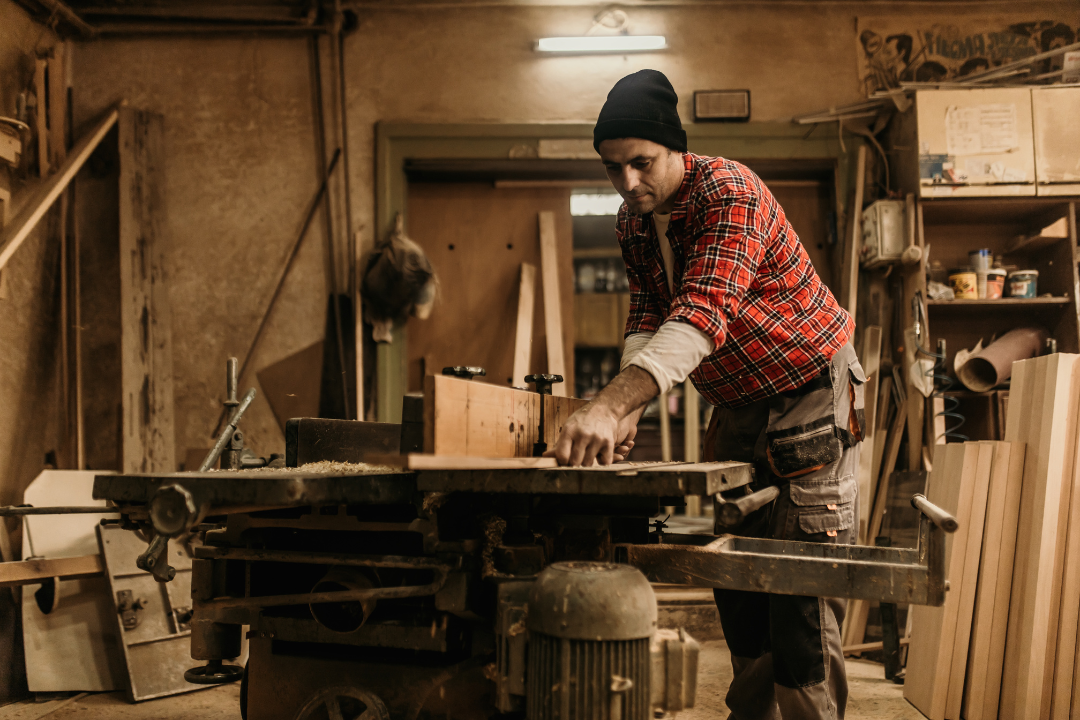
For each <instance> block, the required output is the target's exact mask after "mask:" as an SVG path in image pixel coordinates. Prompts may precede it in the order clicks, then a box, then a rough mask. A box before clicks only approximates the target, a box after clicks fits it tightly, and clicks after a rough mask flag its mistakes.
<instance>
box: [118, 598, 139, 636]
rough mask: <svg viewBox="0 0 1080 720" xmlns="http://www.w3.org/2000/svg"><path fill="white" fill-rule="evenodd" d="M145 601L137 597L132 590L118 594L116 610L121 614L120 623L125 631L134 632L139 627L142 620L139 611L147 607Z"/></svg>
mask: <svg viewBox="0 0 1080 720" xmlns="http://www.w3.org/2000/svg"><path fill="white" fill-rule="evenodd" d="M145 602H146V601H145V600H143V599H142V598H137V597H135V595H134V593H132V592H131V591H130V590H120V591H118V592H117V593H116V610H117V612H119V613H120V621H121V622H122V623H123V625H124V630H134V629H135V628H137V627H139V623H140V622H142V618H141V617H139V611H141V610H142V609H143V607H144V606H145Z"/></svg>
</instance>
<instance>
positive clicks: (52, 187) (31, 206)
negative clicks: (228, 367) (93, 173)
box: [0, 104, 123, 270]
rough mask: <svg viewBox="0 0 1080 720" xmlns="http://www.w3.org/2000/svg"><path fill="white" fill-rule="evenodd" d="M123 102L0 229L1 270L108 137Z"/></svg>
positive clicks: (82, 140)
mask: <svg viewBox="0 0 1080 720" xmlns="http://www.w3.org/2000/svg"><path fill="white" fill-rule="evenodd" d="M122 105H123V104H121V105H118V106H117V107H114V108H113V109H112V110H110V111H109V112H107V113H106V114H105V117H103V118H102V119H101V120H100V121H99V122H98V124H97V125H95V126H94V129H93V130H91V131H90V132H89V133H88V134H87V135H84V136H83V138H82V139H81V140H79V142H78V143H76V145H75V147H73V148H72V149H71V154H70V155H68V157H67V160H66V161H65V162H64V164H63V166H62V167H61V168H60V170H59V171H58V172H57V173H56V174H55V175H53V176H51V177H49V179H48V180H46V181H45V182H43V183H42V184H41V185H40V186H39V187H38V188H37V189H36V190H35V191H34V194H33V196H32V197H31V198H30V199H29V200H28V201H27V202H26V204H25V205H24V206H23V207H22V209H21V210H19V212H18V214H17V215H15V217H14V218H12V220H11V222H10V223H9V224H8V225H6V226H5V228H4V232H3V233H0V270H2V269H3V268H4V265H6V264H7V261H8V260H10V259H11V256H12V255H14V254H15V251H16V250H18V249H19V246H20V245H22V244H23V241H25V240H26V238H27V236H28V235H30V233H31V231H33V229H34V228H35V227H36V226H37V224H38V222H39V221H40V220H41V218H42V217H44V216H45V213H46V212H47V211H48V209H49V208H50V207H52V204H53V203H54V202H55V201H56V199H57V198H58V197H60V193H62V192H63V191H64V188H66V187H67V186H68V183H70V182H71V181H72V179H73V178H74V177H75V175H76V174H77V173H78V172H79V168H81V167H82V166H83V164H84V163H85V162H86V161H87V160H88V159H89V158H90V155H91V154H92V153H93V152H94V150H95V149H96V148H97V146H98V145H99V144H101V141H102V140H104V139H105V135H106V134H108V132H109V130H111V129H112V126H113V125H115V124H116V121H117V120H118V119H119V117H120V108H121V107H122Z"/></svg>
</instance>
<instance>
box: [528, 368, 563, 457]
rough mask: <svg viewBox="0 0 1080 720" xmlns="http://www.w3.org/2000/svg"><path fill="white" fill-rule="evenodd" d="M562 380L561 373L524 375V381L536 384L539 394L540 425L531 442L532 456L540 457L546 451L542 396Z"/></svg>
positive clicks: (549, 392)
mask: <svg viewBox="0 0 1080 720" xmlns="http://www.w3.org/2000/svg"><path fill="white" fill-rule="evenodd" d="M562 381H563V376H562V375H526V376H525V382H527V383H532V384H533V385H535V386H536V392H537V393H538V394H539V395H540V427H539V434H538V435H537V436H536V442H534V443H533V457H541V456H542V455H543V454H544V453H545V452H547V442H545V441H544V396H545V395H550V394H551V386H552V385H555V384H556V383H561V382H562Z"/></svg>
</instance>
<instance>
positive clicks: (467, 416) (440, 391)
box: [424, 375, 586, 457]
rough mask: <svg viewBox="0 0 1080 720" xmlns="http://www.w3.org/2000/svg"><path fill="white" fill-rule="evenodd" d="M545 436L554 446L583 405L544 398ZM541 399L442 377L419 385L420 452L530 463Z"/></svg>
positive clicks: (577, 401) (572, 400) (571, 400)
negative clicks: (421, 398) (421, 403)
mask: <svg viewBox="0 0 1080 720" xmlns="http://www.w3.org/2000/svg"><path fill="white" fill-rule="evenodd" d="M544 403H545V405H544V434H545V442H547V443H548V446H549V447H550V446H552V445H554V443H555V442H556V441H557V440H558V439H559V433H561V432H562V428H563V426H564V425H565V424H566V421H567V419H568V418H569V417H570V415H572V414H573V413H574V411H576V410H577V409H578V408H580V407H582V406H583V405H585V403H586V401H585V400H580V399H578V398H561V397H555V396H552V395H547V396H544ZM539 426H540V395H538V394H537V393H535V392H531V391H528V390H517V389H515V388H509V387H505V386H501V385H492V384H489V383H485V382H479V381H476V380H462V379H461V378H454V377H447V376H445V375H428V376H427V377H426V378H425V379H424V452H425V453H429V454H433V455H452V456H458V457H530V456H532V454H533V444H534V443H535V442H536V440H537V436H538V433H539Z"/></svg>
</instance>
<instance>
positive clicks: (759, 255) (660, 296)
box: [616, 153, 855, 408]
mask: <svg viewBox="0 0 1080 720" xmlns="http://www.w3.org/2000/svg"><path fill="white" fill-rule="evenodd" d="M683 159H684V160H685V162H686V173H685V175H684V176H683V181H682V185H681V186H680V187H679V190H678V193H677V195H676V198H675V207H674V210H673V211H672V213H671V222H670V224H669V225H668V232H667V236H668V239H669V240H670V242H671V248H672V251H673V254H674V256H675V264H674V275H675V277H674V281H673V285H674V287H675V294H674V297H673V296H672V293H671V292H669V291H668V286H667V281H666V279H665V276H664V262H663V259H662V258H661V256H660V244H659V241H658V240H657V237H656V229H655V227H654V225H653V222H652V216H651V213H649V214H646V215H636V214H634V213H631V212H630V211H628V210H627V208H626V204H625V203H624V204H623V206H622V208H620V210H619V215H618V219H617V222H616V234H617V236H618V240H619V245H620V246H621V247H622V255H623V259H624V260H625V262H626V274H627V278H628V280H629V282H630V316H629V318H628V319H627V322H626V335H631V334H633V333H639V332H656V331H657V330H658V329H659V327H660V325H661V324H662V323H664V322H667V321H677V322H685V323H689V324H690V325H692V326H694V327H695V328H697V329H698V330H701V331H702V332H703V333H705V334H706V335H708V336H709V337H710V338H712V340H713V343H714V350H713V352H712V354H711V355H709V356H708V357H706V358H705V359H704V360H703V361H702V362H701V364H700V365H698V367H697V369H696V370H694V372H693V373H691V374H690V378H691V380H693V383H694V385H695V386H696V387H697V389H698V391H699V392H700V393H701V394H702V395H703V396H704V397H705V399H706V400H708V401H709V402H710V403H712V404H713V405H722V406H725V407H732V408H733V407H739V406H742V405H746V404H748V403H751V402H754V401H756V400H761V399H764V398H767V397H772V396H774V395H777V394H779V393H781V392H784V391H786V390H793V389H795V388H797V387H800V386H801V385H803V384H805V383H806V382H808V381H809V380H810V379H812V378H813V377H815V376H816V375H818V374H820V373H821V372H822V371H823V370H825V368H827V367H828V364H829V361H830V360H831V359H832V357H833V355H835V354H836V352H837V351H838V350H839V349H840V348H841V347H843V346H844V344H845V343H847V342H848V340H849V339H850V337H851V334H852V332H853V331H854V329H855V323H854V321H853V320H852V319H851V316H850V315H848V313H847V312H846V311H845V310H844V309H843V308H841V307H840V305H839V303H837V301H836V298H834V297H833V294H832V293H831V292H829V289H828V288H827V287H825V284H824V283H823V282H822V281H821V278H820V277H818V274H817V273H816V272H815V271H814V268H813V266H812V265H811V264H810V258H809V257H808V256H807V254H806V250H805V249H804V248H803V246H802V243H801V242H799V238H798V236H797V235H796V234H795V230H794V229H792V227H791V224H790V223H789V222H788V221H787V217H786V216H785V215H784V210H783V208H781V207H780V204H779V203H778V202H777V201H776V198H774V197H773V195H772V193H771V192H769V190H768V188H766V187H765V185H764V184H763V183H762V182H761V179H760V178H758V176H757V175H755V174H754V173H753V172H751V171H750V169H749V168H747V167H746V166H744V165H741V164H739V163H737V162H734V161H732V160H726V159H724V158H709V157H701V156H698V155H693V154H690V153H684V154H683Z"/></svg>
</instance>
